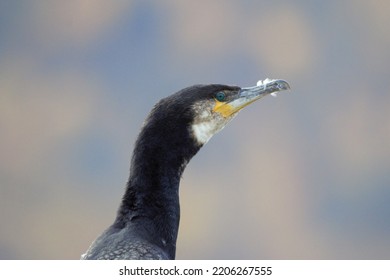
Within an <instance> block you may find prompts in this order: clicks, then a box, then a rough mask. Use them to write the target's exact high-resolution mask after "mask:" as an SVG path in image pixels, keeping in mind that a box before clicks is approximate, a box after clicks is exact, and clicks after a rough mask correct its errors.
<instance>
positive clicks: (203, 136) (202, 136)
mask: <svg viewBox="0 0 390 280" xmlns="http://www.w3.org/2000/svg"><path fill="white" fill-rule="evenodd" d="M221 129H222V127H221V128H219V129H218V128H217V127H216V124H215V123H214V122H213V120H210V121H208V122H201V123H196V124H193V125H192V132H193V133H194V136H195V138H196V140H197V141H198V143H199V144H202V145H204V144H206V143H207V142H208V141H209V140H210V138H211V137H212V136H213V135H214V134H215V133H217V132H218V131H220V130H221Z"/></svg>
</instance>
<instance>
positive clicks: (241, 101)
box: [215, 79, 290, 117]
mask: <svg viewBox="0 0 390 280" xmlns="http://www.w3.org/2000/svg"><path fill="white" fill-rule="evenodd" d="M288 89H290V85H289V84H288V83H287V82H286V81H284V80H271V79H265V80H264V81H259V82H258V83H257V85H256V86H254V87H246V88H241V89H240V91H239V92H238V95H237V98H235V99H233V100H231V101H229V102H227V103H220V104H217V105H216V108H215V111H217V112H219V113H220V114H221V115H223V116H224V117H229V116H231V115H233V114H234V113H237V112H238V111H240V110H241V109H242V108H244V107H246V106H248V105H249V104H251V103H253V102H255V101H256V100H258V99H260V98H262V97H264V96H267V95H269V94H271V95H273V96H276V93H278V92H279V91H283V90H288Z"/></svg>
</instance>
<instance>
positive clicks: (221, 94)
mask: <svg viewBox="0 0 390 280" xmlns="http://www.w3.org/2000/svg"><path fill="white" fill-rule="evenodd" d="M225 98H226V96H225V93H224V92H222V91H220V92H218V93H217V94H215V99H217V100H218V101H219V102H222V101H225Z"/></svg>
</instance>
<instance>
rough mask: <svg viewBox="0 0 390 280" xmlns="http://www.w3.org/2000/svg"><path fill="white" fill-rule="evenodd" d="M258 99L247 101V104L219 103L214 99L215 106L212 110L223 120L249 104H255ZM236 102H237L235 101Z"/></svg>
mask: <svg viewBox="0 0 390 280" xmlns="http://www.w3.org/2000/svg"><path fill="white" fill-rule="evenodd" d="M257 99H258V98H256V99H253V100H250V101H247V102H234V101H233V102H230V103H227V102H220V101H218V100H216V99H215V106H214V108H213V111H214V112H217V113H219V114H221V115H222V116H223V117H224V118H227V117H230V116H231V115H233V114H234V113H237V112H238V111H240V110H241V109H242V108H244V107H246V106H248V105H249V104H251V103H253V102H255V101H256V100H257ZM237 101H238V100H237Z"/></svg>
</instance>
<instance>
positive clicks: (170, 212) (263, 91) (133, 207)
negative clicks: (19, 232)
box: [82, 79, 290, 260]
mask: <svg viewBox="0 0 390 280" xmlns="http://www.w3.org/2000/svg"><path fill="white" fill-rule="evenodd" d="M289 88H290V86H289V84H288V83H287V82H286V81H284V80H270V79H266V80H264V81H259V82H258V83H257V85H256V86H253V87H246V88H241V87H238V86H228V85H220V84H210V85H195V86H191V87H188V88H185V89H182V90H180V91H178V92H176V93H174V94H172V95H170V96H168V97H166V98H163V99H161V100H160V101H159V102H158V103H157V104H156V105H155V106H154V107H153V109H152V111H151V112H150V113H149V115H148V116H147V118H146V119H145V122H144V124H143V126H142V129H141V131H140V133H139V135H138V138H137V140H136V143H135V146H134V151H133V155H132V158H131V167H130V177H129V180H128V182H127V186H126V190H125V194H124V195H123V198H122V201H121V203H120V206H119V209H118V212H117V216H116V218H115V220H114V222H113V224H112V225H111V226H110V227H108V228H107V229H106V230H105V231H104V232H103V233H102V234H101V235H100V236H99V237H98V238H97V239H96V240H95V241H94V242H93V243H92V244H91V246H90V247H89V249H88V250H87V252H86V253H85V254H83V255H82V259H122V260H124V259H175V253H176V239H177V235H178V228H179V220H180V204H179V184H180V178H181V175H182V173H183V171H184V169H185V167H186V165H187V163H188V162H189V161H190V160H191V158H192V157H193V156H194V155H195V154H196V153H197V152H198V151H199V149H200V148H201V147H202V146H203V145H204V144H206V143H207V142H208V141H209V140H210V138H211V137H212V136H213V135H215V134H216V133H217V132H218V131H220V130H221V129H223V128H224V127H225V125H226V124H227V123H229V122H230V121H231V120H232V119H233V118H234V117H235V116H236V115H237V114H238V112H239V111H240V110H241V109H243V108H244V107H246V106H247V105H249V104H251V103H253V102H255V101H256V100H258V99H260V98H262V97H264V96H266V95H269V94H272V95H275V94H276V93H277V92H280V91H283V90H287V89H289Z"/></svg>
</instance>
